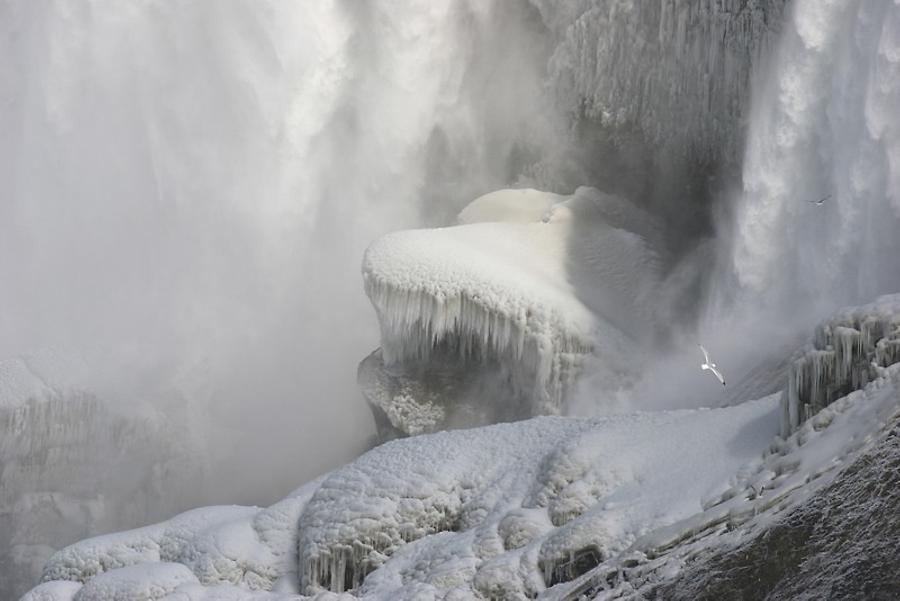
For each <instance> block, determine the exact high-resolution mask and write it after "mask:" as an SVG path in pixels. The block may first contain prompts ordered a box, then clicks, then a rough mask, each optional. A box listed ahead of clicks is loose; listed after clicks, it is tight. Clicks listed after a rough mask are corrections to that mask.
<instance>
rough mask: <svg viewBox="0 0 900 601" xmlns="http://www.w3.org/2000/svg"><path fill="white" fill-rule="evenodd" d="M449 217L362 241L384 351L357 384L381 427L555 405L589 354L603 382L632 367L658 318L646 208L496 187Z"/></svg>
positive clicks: (536, 411)
mask: <svg viewBox="0 0 900 601" xmlns="http://www.w3.org/2000/svg"><path fill="white" fill-rule="evenodd" d="M459 221H460V225H458V226H455V227H447V228H439V229H425V230H411V231H402V232H397V233H393V234H389V235H387V236H384V237H383V238H381V239H379V240H377V241H376V242H374V243H373V244H372V245H371V246H370V247H369V249H368V250H367V251H366V254H365V258H364V260H363V280H364V284H365V290H366V293H367V294H368V296H369V298H370V300H371V302H372V304H373V305H374V307H375V311H376V313H377V315H378V320H379V323H380V326H381V349H380V350H378V351H376V352H375V353H373V354H372V355H371V356H369V357H368V358H367V359H365V360H364V361H363V362H362V364H361V365H360V370H359V381H360V384H361V387H362V389H363V392H364V394H365V396H366V398H367V400H368V402H369V403H370V405H371V406H372V408H373V411H374V412H375V415H376V421H377V422H378V424H379V430H380V433H381V436H382V437H383V438H392V437H394V436H398V435H410V434H419V433H423V432H433V431H436V430H439V429H445V428H448V427H454V426H456V427H458V426H472V425H483V424H488V423H495V422H499V421H511V420H515V419H523V418H527V417H531V416H535V415H553V414H558V413H560V412H561V411H562V410H563V409H564V406H565V401H566V396H567V394H568V392H569V391H570V390H571V387H572V384H573V383H574V381H575V379H576V378H577V376H578V373H579V371H580V369H581V368H582V366H583V364H584V362H585V361H586V360H588V359H589V358H590V359H593V360H596V362H597V363H598V364H599V365H601V366H602V369H603V370H605V373H607V374H608V377H609V384H610V386H611V387H612V388H616V387H621V386H625V385H627V383H628V382H629V380H630V379H633V378H634V377H635V376H636V371H635V366H636V365H638V364H639V361H637V360H636V359H635V358H636V357H638V356H639V348H640V343H641V342H642V341H645V340H647V339H648V338H651V337H652V336H653V335H654V328H655V327H656V324H655V322H654V307H653V302H652V301H653V298H654V292H655V291H656V290H657V285H658V280H659V268H658V265H659V261H660V255H661V254H662V253H663V251H662V247H663V243H662V228H661V227H660V225H659V224H658V223H657V222H656V221H655V220H654V218H652V217H651V216H650V215H648V214H647V213H645V212H644V211H642V210H640V209H638V208H637V207H635V206H634V205H632V204H631V203H629V202H628V201H626V200H624V199H622V198H619V197H616V196H611V195H608V194H605V193H602V192H600V191H598V190H595V189H591V188H580V189H578V191H576V193H575V194H574V195H572V196H560V195H557V194H550V193H545V192H540V191H537V190H502V191H499V192H494V193H491V194H488V195H486V196H483V197H481V198H479V199H477V200H475V201H474V202H472V203H471V204H470V205H469V206H468V207H466V209H464V210H463V211H462V212H461V213H460V216H459ZM623 307H624V309H623ZM634 324H640V325H638V326H635V325H634Z"/></svg>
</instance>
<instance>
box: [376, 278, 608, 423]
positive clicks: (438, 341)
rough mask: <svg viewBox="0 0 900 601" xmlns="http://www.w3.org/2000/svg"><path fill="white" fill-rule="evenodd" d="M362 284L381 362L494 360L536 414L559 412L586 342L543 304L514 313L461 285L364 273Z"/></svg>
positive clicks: (585, 352)
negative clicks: (430, 285) (433, 285)
mask: <svg viewBox="0 0 900 601" xmlns="http://www.w3.org/2000/svg"><path fill="white" fill-rule="evenodd" d="M364 282H365V290H366V293H367V294H368V296H369V299H370V300H371V301H372V304H373V305H374V306H375V310H376V312H377V314H378V320H379V323H380V325H381V343H382V351H383V356H384V362H385V364H387V365H391V364H397V363H406V364H410V363H411V364H424V363H427V362H428V361H429V360H431V359H432V358H433V357H435V356H437V355H440V356H441V358H442V359H448V358H451V359H452V358H454V356H455V358H456V359H457V360H458V362H459V363H460V364H476V363H481V362H484V361H490V360H498V361H500V362H501V363H502V364H503V365H504V367H506V368H507V369H508V370H509V371H510V376H511V378H510V379H511V380H512V383H513V384H514V385H517V386H521V387H523V388H528V389H530V390H528V391H527V392H530V393H531V394H532V395H533V410H534V414H555V413H559V411H560V408H561V404H562V399H563V397H564V395H565V392H566V390H567V389H568V387H569V386H570V385H571V383H572V382H573V380H574V377H575V374H576V373H577V371H578V368H579V366H580V365H581V361H582V360H583V358H584V357H585V356H586V355H588V354H589V353H591V351H592V344H591V342H590V340H589V339H588V338H587V337H586V336H584V335H582V334H580V333H578V332H572V331H569V330H567V329H566V327H565V324H564V322H563V319H561V318H560V317H557V316H556V315H554V312H553V311H552V310H551V309H548V308H546V307H543V306H541V305H535V306H534V307H525V306H519V307H518V308H517V309H516V310H515V311H514V312H507V311H505V310H504V309H505V307H503V306H498V305H496V304H492V303H491V302H490V300H489V298H485V297H479V296H477V295H476V294H473V292H472V291H470V290H468V289H466V288H462V289H459V290H457V291H456V293H455V294H447V293H446V292H445V291H442V290H429V289H426V288H424V287H423V288H408V289H404V288H401V287H398V286H397V285H396V283H393V282H388V281H385V280H381V279H379V278H378V277H377V276H375V275H373V274H372V273H365V274H364Z"/></svg>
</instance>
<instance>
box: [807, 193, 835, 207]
mask: <svg viewBox="0 0 900 601" xmlns="http://www.w3.org/2000/svg"><path fill="white" fill-rule="evenodd" d="M829 198H831V194H829V195H828V196H823V197H822V198H820V199H819V200H807V201H806V202H811V203H812V204H814V205H816V206H817V207H821V206H822V205H823V204H825V201H826V200H828V199H829Z"/></svg>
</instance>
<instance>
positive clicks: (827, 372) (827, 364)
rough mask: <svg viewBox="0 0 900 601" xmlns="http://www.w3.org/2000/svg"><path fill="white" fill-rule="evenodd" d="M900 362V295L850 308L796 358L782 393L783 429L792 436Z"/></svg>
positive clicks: (823, 326) (821, 329) (826, 325)
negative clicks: (807, 423) (833, 403)
mask: <svg viewBox="0 0 900 601" xmlns="http://www.w3.org/2000/svg"><path fill="white" fill-rule="evenodd" d="M898 362H900V294H892V295H887V296H882V297H880V298H878V299H877V300H876V301H875V302H873V303H870V304H868V305H863V306H860V307H848V308H845V309H842V310H840V311H838V312H837V313H836V314H835V315H834V316H832V317H831V318H830V319H828V320H826V321H825V322H823V323H821V324H819V326H818V327H817V328H816V333H815V337H814V339H813V341H812V343H811V344H810V345H809V347H808V348H806V349H804V350H803V351H801V352H800V353H799V356H798V357H797V358H796V359H795V360H794V361H793V363H792V365H791V368H790V372H789V375H788V384H787V388H786V389H785V391H784V394H783V396H782V409H783V416H782V432H783V433H784V434H789V433H791V432H793V431H794V430H796V429H797V427H798V426H799V425H800V424H802V423H803V422H804V421H806V420H808V419H809V418H810V417H812V416H814V415H816V414H817V413H818V412H819V411H821V410H822V409H823V408H824V407H826V406H827V405H829V404H830V403H832V402H833V401H834V400H836V399H838V398H840V397H843V396H846V395H847V394H849V393H851V392H852V391H854V390H860V389H862V388H864V387H865V386H866V384H867V383H869V382H870V381H872V380H874V379H876V378H877V377H879V376H880V375H881V371H882V370H883V368H885V367H888V366H890V365H893V364H894V363H898Z"/></svg>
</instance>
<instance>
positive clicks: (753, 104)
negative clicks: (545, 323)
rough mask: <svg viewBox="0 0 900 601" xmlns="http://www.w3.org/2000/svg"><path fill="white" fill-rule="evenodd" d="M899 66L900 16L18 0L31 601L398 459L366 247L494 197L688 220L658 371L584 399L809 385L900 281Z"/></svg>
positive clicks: (17, 501)
mask: <svg viewBox="0 0 900 601" xmlns="http://www.w3.org/2000/svg"><path fill="white" fill-rule="evenodd" d="M898 48H900V9H898V6H897V3H896V2H893V1H892V0H872V1H871V2H869V1H867V0H847V1H839V2H818V1H817V0H796V1H794V2H788V1H787V0H749V1H748V0H719V1H717V2H705V1H700V0H684V1H683V2H677V1H671V0H658V1H657V0H649V1H647V2H632V1H626V0H576V1H568V0H521V1H509V2H506V1H500V0H495V1H481V0H402V1H398V0H371V1H360V2H356V1H352V0H322V1H316V2H296V1H293V0H228V1H215V0H193V1H190V2H187V1H186V2H176V1H166V0H151V1H148V2H130V1H127V2H121V1H114V0H42V1H32V0H0V597H4V598H5V596H8V595H14V594H19V593H22V592H24V591H25V590H27V589H28V588H30V587H31V586H33V584H34V583H35V582H36V581H37V578H38V576H39V574H40V570H41V566H42V565H43V563H44V561H45V560H46V559H47V558H48V557H49V556H50V555H51V553H52V552H53V551H55V550H57V549H59V548H61V547H62V546H64V545H66V544H69V543H72V542H74V541H76V540H79V539H82V538H85V537H87V536H90V535H94V534H98V533H102V532H109V531H114V530H121V529H124V528H130V527H134V526H137V525H143V524H146V523H149V522H152V521H157V520H160V519H163V518H165V517H169V516H171V515H173V514H174V513H176V512H179V511H182V510H184V509H187V508H191V507H196V506H198V505H204V504H205V505H209V504H230V503H241V504H260V505H269V504H271V503H273V502H275V501H276V500H278V499H280V498H282V497H283V496H284V495H285V494H286V493H288V492H289V491H291V490H293V489H295V488H296V487H297V485H298V484H300V483H303V482H307V481H309V480H311V479H313V478H315V477H316V476H318V475H320V474H323V473H326V472H328V471H330V470H332V469H335V468H337V467H338V466H340V465H341V464H343V463H346V462H348V461H350V460H352V459H354V458H356V457H357V456H359V455H360V454H361V453H362V452H364V451H365V450H367V449H369V448H370V447H372V446H373V445H374V444H375V443H376V440H377V433H376V426H375V423H374V422H373V417H372V413H371V412H370V410H369V408H368V407H367V406H366V402H364V400H363V397H362V394H361V392H360V389H359V386H358V385H357V364H358V363H359V361H360V360H361V359H363V358H364V357H366V356H367V355H369V353H371V352H372V350H373V349H375V348H376V347H378V346H379V334H380V332H379V322H378V321H377V320H376V317H375V314H374V313H373V309H372V304H370V302H369V300H368V299H367V298H366V294H365V292H364V287H363V283H362V281H361V278H360V263H361V261H362V258H363V255H364V252H365V250H366V248H367V247H369V245H370V244H371V243H372V242H373V241H374V240H376V239H378V238H380V237H381V236H383V235H385V234H387V233H389V232H394V231H397V230H406V229H411V228H423V227H438V226H448V225H454V224H455V223H456V219H457V217H456V216H457V214H458V213H459V212H460V210H461V209H463V208H464V207H466V205H467V204H468V203H469V202H470V201H472V200H473V199H475V198H477V197H479V196H481V195H483V194H485V193H488V192H491V191H494V190H498V189H502V188H536V189H540V190H545V191H548V192H552V193H555V194H559V195H573V194H574V195H576V196H577V194H579V192H576V191H577V190H579V189H581V188H580V187H581V186H590V187H593V188H596V189H598V190H601V191H603V192H604V193H609V194H614V195H618V196H619V197H621V198H623V199H626V200H627V201H628V202H630V203H633V204H634V205H635V206H636V207H638V208H639V209H640V211H642V212H644V213H646V214H647V215H649V216H650V217H651V218H652V219H653V220H654V223H659V224H662V227H661V231H662V233H661V234H660V236H659V239H658V240H656V241H655V242H654V243H655V246H654V248H653V249H652V250H653V256H654V268H655V269H658V271H659V277H658V279H659V282H658V283H655V284H654V285H657V287H656V288H654V289H653V291H654V292H653V294H652V295H648V296H651V297H652V298H653V305H652V310H653V316H654V317H653V320H648V322H649V321H653V324H652V327H651V326H650V325H647V327H646V329H647V331H648V332H650V331H652V334H651V333H647V334H642V335H641V336H636V338H640V340H639V344H637V346H638V347H640V351H641V352H642V353H643V354H642V355H641V361H644V362H646V365H648V366H652V369H650V368H648V369H647V373H646V374H641V378H640V380H639V381H638V382H637V384H636V385H635V386H634V387H633V388H629V389H628V390H622V389H620V388H613V387H611V386H610V380H609V378H608V377H607V374H606V373H605V372H604V371H603V369H600V368H599V367H597V366H596V365H594V366H592V365H591V364H590V363H588V364H587V366H586V373H585V374H584V377H583V378H582V379H581V380H580V381H579V383H578V386H577V388H576V390H575V392H574V393H573V396H572V399H571V403H570V404H569V405H568V406H567V407H566V408H565V411H566V412H568V413H572V414H577V415H589V416H596V415H601V414H611V413H628V412H631V411H634V409H654V410H655V409H676V408H677V409H682V408H688V407H690V408H693V407H699V406H719V405H729V404H735V403H737V402H738V401H744V400H747V399H748V398H757V397H761V396H764V393H765V394H768V393H771V392H775V391H777V390H778V389H779V386H780V383H781V379H779V380H778V384H776V385H774V386H773V385H772V383H771V382H769V381H768V380H773V379H774V378H775V375H777V376H778V377H779V378H781V377H782V376H783V375H784V373H782V372H783V371H784V369H785V368H784V364H785V361H786V358H787V357H788V355H789V354H790V353H791V352H792V351H793V350H794V349H795V348H796V347H797V345H798V344H799V343H800V342H802V340H801V339H802V338H803V336H804V335H806V334H807V333H808V332H809V331H811V327H812V325H813V324H814V323H816V322H817V321H819V320H820V319H822V318H824V317H825V316H827V315H830V314H831V313H832V312H833V311H834V310H835V309H836V308H837V307H839V306H842V305H845V304H860V303H863V302H866V301H869V300H871V299H872V298H874V297H875V296H876V295H878V294H886V293H892V292H897V291H898V290H900V261H897V260H896V257H897V256H898V251H900V237H898V236H897V235H896V232H897V231H898V229H897V228H898V225H900V219H898V216H900V114H898V112H897V108H896V107H898V106H900V50H898ZM582 190H583V189H582ZM826 195H828V196H830V199H829V201H828V202H827V204H826V205H824V206H823V207H817V206H814V205H811V204H809V203H808V202H806V201H807V199H815V198H821V197H823V196H826ZM585 223H588V224H589V223H591V222H590V221H589V220H585V221H584V222H583V223H580V224H579V223H577V220H576V225H575V227H574V229H573V230H572V232H574V233H572V234H571V239H572V241H573V242H571V245H574V244H575V242H574V240H576V239H580V238H579V236H582V237H583V236H584V235H590V234H591V232H590V231H587V232H585V231H584V229H585V228H589V227H590V226H589V225H584V224H585ZM579 228H580V229H579ZM571 245H570V246H569V247H565V250H567V251H568V252H569V254H571V255H574V254H575V251H574V250H573V246H571ZM588 254H589V253H588ZM521 256H524V255H521ZM594 259H596V257H592V256H588V257H587V258H586V259H585V262H586V263H588V265H589V266H592V265H593V263H591V261H593V260H594ZM600 259H603V257H600ZM571 263H572V262H571V261H570V262H564V263H562V264H564V265H565V270H566V271H565V272H564V273H563V275H562V279H563V280H565V279H566V278H568V279H569V284H571V289H572V290H571V292H572V295H573V296H574V297H575V298H577V299H578V300H579V301H581V302H583V303H584V304H585V305H586V306H598V305H601V306H603V309H604V311H605V312H606V314H605V317H610V319H611V320H613V321H616V320H618V321H619V322H621V321H623V320H624V319H625V318H623V317H621V316H622V315H630V314H629V313H628V311H627V310H626V309H630V307H619V308H613V307H610V306H608V305H602V303H600V302H599V301H598V300H597V297H598V295H597V291H598V290H600V291H602V289H603V282H592V281H586V280H584V279H583V278H582V279H581V280H578V278H576V276H575V274H576V268H575V267H572V264H571ZM579 277H580V276H579ZM385 294H387V293H385ZM592 303H593V304H592ZM622 304H623V305H624V304H627V303H622ZM619 309H621V310H619ZM617 325H619V326H620V329H622V330H623V331H626V332H627V331H628V328H627V327H622V324H621V323H619V324H617ZM640 325H642V326H643V325H646V324H640ZM401 337H402V336H401ZM698 339H702V340H703V341H704V344H706V345H707V346H709V347H710V348H714V349H715V350H716V357H717V359H718V360H719V361H720V363H721V364H722V365H724V366H726V368H727V369H728V375H729V378H731V377H733V378H734V382H735V384H736V386H735V387H734V388H732V389H729V390H730V391H731V390H734V391H735V392H733V393H732V392H729V394H728V395H726V396H724V397H723V396H722V393H721V391H720V390H718V389H712V388H710V387H709V386H708V381H707V377H708V374H703V373H700V372H699V371H697V370H696V366H695V364H696V363H697V359H698V357H697V356H696V342H697V340H698ZM382 342H383V340H382ZM601 367H602V366H601ZM692 369H693V370H695V371H697V373H695V372H690V374H689V375H682V374H685V373H687V372H689V371H690V370H692ZM676 379H678V380H679V386H678V387H673V386H672V385H671V382H672V381H673V380H676ZM748 391H753V392H754V393H757V394H756V396H752V397H747V396H741V395H743V394H750V392H748ZM492 393H494V394H496V396H498V397H499V398H500V402H503V401H508V400H509V399H507V398H506V397H505V396H504V394H505V393H503V392H497V391H496V390H492ZM729 395H730V396H729ZM760 407H763V406H762V405H760ZM765 407H768V405H766V406H765ZM761 410H762V409H760V411H761ZM498 414H499V415H504V414H503V413H502V412H499V413H498ZM760 419H762V418H760ZM60 432H63V433H62V434H61V433H60ZM727 467H728V469H730V466H727ZM725 471H727V470H725ZM135 499H140V501H139V502H135V501H134V500H135ZM323 578H324V577H323Z"/></svg>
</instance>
